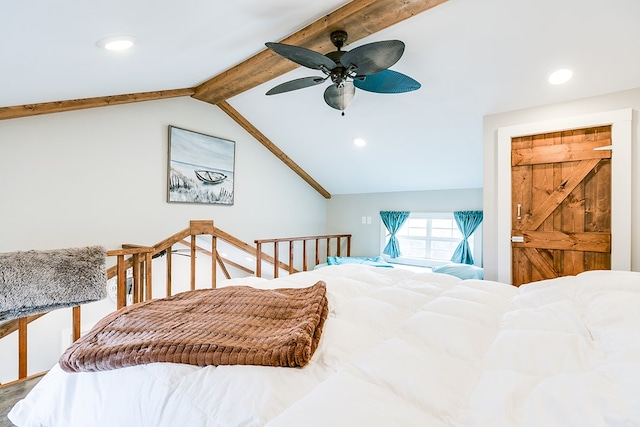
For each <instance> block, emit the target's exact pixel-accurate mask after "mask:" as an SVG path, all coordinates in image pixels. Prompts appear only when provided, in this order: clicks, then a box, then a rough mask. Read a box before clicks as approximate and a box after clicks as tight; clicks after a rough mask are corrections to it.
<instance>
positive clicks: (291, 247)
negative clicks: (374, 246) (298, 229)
mask: <svg viewBox="0 0 640 427" xmlns="http://www.w3.org/2000/svg"><path fill="white" fill-rule="evenodd" d="M342 239H345V240H346V253H347V254H346V255H347V256H351V234H334V235H328V236H327V235H325V236H305V237H283V238H278V239H260V240H256V241H255V244H256V276H257V277H262V262H263V261H268V262H270V263H271V264H273V277H274V278H277V277H278V273H279V271H280V269H283V270H286V271H288V272H289V274H293V273H296V272H298V271H299V270H297V269H295V268H294V264H295V261H296V260H295V254H296V251H295V243H296V242H302V259H301V260H300V261H301V262H302V267H301V268H302V271H308V270H309V262H308V251H307V248H308V245H307V242H310V241H313V242H314V264H313V267H315V266H317V265H318V264H320V260H321V259H323V262H326V260H327V258H328V257H329V256H331V253H334V254H335V256H341V254H342V252H341V249H342V244H341V242H342ZM321 242H324V245H323V244H322V243H321ZM332 242H335V245H332ZM271 243H272V244H273V247H272V248H273V257H269V256H268V255H265V254H264V253H263V251H262V246H263V245H265V244H271ZM281 243H288V252H289V265H288V266H287V265H286V264H282V263H280V261H279V257H280V244H281ZM332 247H333V248H334V249H333V251H332ZM321 253H324V254H325V255H324V257H322V258H321V256H320V255H321Z"/></svg>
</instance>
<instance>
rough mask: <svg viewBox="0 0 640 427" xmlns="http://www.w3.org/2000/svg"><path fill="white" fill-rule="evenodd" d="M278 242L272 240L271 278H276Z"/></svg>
mask: <svg viewBox="0 0 640 427" xmlns="http://www.w3.org/2000/svg"><path fill="white" fill-rule="evenodd" d="M279 263H280V262H279V261H278V242H277V241H276V242H273V278H274V279H277V278H278V264H279Z"/></svg>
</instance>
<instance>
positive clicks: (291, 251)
mask: <svg viewBox="0 0 640 427" xmlns="http://www.w3.org/2000/svg"><path fill="white" fill-rule="evenodd" d="M293 271H294V270H293V240H291V241H289V274H293Z"/></svg>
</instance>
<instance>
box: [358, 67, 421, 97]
mask: <svg viewBox="0 0 640 427" xmlns="http://www.w3.org/2000/svg"><path fill="white" fill-rule="evenodd" d="M353 84H354V85H355V87H357V88H358V89H362V90H366V91H368V92H376V93H403V92H411V91H413V90H417V89H420V86H421V85H420V83H419V82H417V81H415V80H414V79H412V78H411V77H409V76H407V75H405V74H402V73H398V72H397V71H393V70H383V71H380V72H379V73H375V74H370V75H368V76H364V77H363V78H362V79H360V78H355V79H354V80H353Z"/></svg>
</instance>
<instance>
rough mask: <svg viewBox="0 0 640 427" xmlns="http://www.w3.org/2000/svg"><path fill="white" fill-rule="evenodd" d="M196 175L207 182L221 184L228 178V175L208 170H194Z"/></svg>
mask: <svg viewBox="0 0 640 427" xmlns="http://www.w3.org/2000/svg"><path fill="white" fill-rule="evenodd" d="M193 172H195V174H196V177H198V179H199V180H200V181H202V182H204V183H205V184H220V183H221V182H222V181H224V180H225V179H227V175H225V174H223V173H220V172H214V171H207V170H194V171H193Z"/></svg>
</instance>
